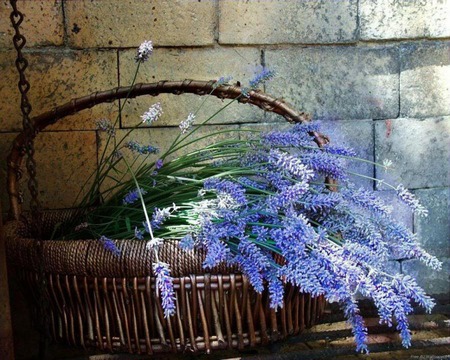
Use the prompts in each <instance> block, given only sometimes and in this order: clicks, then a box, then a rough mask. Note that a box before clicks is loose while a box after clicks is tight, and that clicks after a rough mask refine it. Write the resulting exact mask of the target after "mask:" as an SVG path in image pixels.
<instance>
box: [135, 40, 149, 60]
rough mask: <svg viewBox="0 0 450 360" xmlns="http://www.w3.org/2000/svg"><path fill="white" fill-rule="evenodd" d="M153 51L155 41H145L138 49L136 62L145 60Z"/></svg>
mask: <svg viewBox="0 0 450 360" xmlns="http://www.w3.org/2000/svg"><path fill="white" fill-rule="evenodd" d="M152 53H153V43H152V41H151V40H146V41H144V42H143V43H142V44H141V45H139V48H138V50H137V54H136V57H135V60H136V62H145V61H147V60H148V58H149V57H150V55H151V54H152Z"/></svg>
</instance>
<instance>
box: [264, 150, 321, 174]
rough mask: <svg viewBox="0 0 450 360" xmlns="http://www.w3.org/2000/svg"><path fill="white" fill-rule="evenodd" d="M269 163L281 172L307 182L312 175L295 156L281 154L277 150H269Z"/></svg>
mask: <svg viewBox="0 0 450 360" xmlns="http://www.w3.org/2000/svg"><path fill="white" fill-rule="evenodd" d="M269 163H270V164H273V165H275V166H277V167H278V168H279V169H280V170H281V171H285V172H288V173H290V174H291V175H294V176H296V177H298V178H300V179H301V180H309V179H311V178H312V177H313V175H314V173H313V172H312V170H310V169H309V168H308V167H307V166H306V165H305V164H303V163H302V162H301V161H300V159H298V158H297V157H296V156H293V155H290V154H288V153H285V152H282V151H280V150H278V149H274V150H270V154H269Z"/></svg>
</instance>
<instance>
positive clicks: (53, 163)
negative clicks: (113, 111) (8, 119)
mask: <svg viewBox="0 0 450 360" xmlns="http://www.w3.org/2000/svg"><path fill="white" fill-rule="evenodd" d="M14 136H15V135H14V134H0V140H1V141H0V151H2V153H4V154H6V152H7V151H8V150H9V148H10V144H11V143H12V140H13V139H14ZM35 151H36V153H35V159H36V168H37V181H38V185H39V200H40V201H41V202H42V206H43V207H44V208H49V209H61V208H68V207H72V206H73V205H74V201H75V199H76V197H77V194H78V192H79V191H80V189H81V186H82V185H83V184H84V182H85V181H86V180H87V178H88V177H89V175H90V174H91V173H92V172H93V171H94V169H95V167H96V165H97V156H96V136H95V132H94V131H72V132H43V133H41V134H40V135H39V136H38V137H37V140H36V142H35ZM25 172H26V171H25V169H24V177H23V178H22V180H21V182H20V184H21V189H22V190H23V192H24V208H25V209H26V208H27V207H28V204H29V199H30V196H29V193H28V190H27V181H28V176H26V175H25ZM3 174H5V175H3ZM1 175H2V176H1V178H2V184H5V183H4V181H5V180H4V179H5V176H6V161H5V159H2V162H1ZM2 186H3V189H5V185H2ZM1 194H2V197H1V200H2V207H3V206H4V208H5V210H7V209H8V208H9V206H8V205H7V204H8V202H7V195H6V194H5V192H4V191H2V192H1Z"/></svg>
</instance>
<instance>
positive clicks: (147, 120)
mask: <svg viewBox="0 0 450 360" xmlns="http://www.w3.org/2000/svg"><path fill="white" fill-rule="evenodd" d="M162 113H163V111H162V107H161V103H159V102H157V103H156V104H153V105H152V106H150V107H149V109H148V111H147V112H145V113H144V115H142V116H141V119H142V122H143V123H144V124H147V125H150V124H152V123H154V122H155V121H157V120H158V119H159V118H160V117H161V114H162Z"/></svg>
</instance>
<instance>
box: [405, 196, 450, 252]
mask: <svg viewBox="0 0 450 360" xmlns="http://www.w3.org/2000/svg"><path fill="white" fill-rule="evenodd" d="M414 194H415V195H416V196H417V198H418V199H419V200H420V202H421V203H422V204H423V205H424V206H425V207H426V208H427V209H428V217H417V216H416V217H415V218H414V228H415V232H416V233H417V234H418V236H419V240H420V242H421V244H422V245H423V247H424V248H425V249H427V251H428V252H430V253H431V254H432V255H435V256H440V257H443V256H445V257H448V258H450V224H449V219H450V189H449V188H441V189H422V190H416V191H414Z"/></svg>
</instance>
